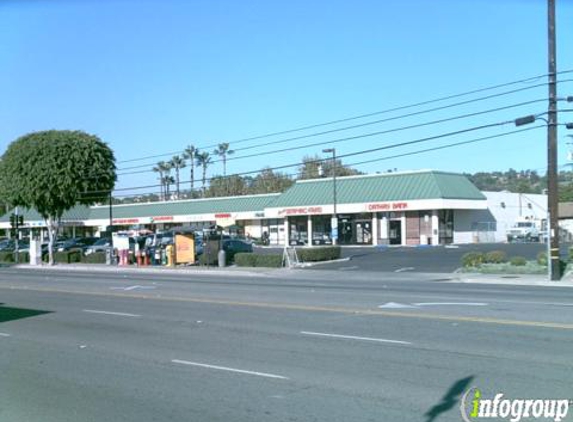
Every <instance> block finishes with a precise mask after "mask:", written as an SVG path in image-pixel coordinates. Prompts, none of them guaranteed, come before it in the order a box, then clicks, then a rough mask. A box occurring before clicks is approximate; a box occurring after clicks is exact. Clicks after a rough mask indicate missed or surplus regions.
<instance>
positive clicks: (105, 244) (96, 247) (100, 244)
mask: <svg viewBox="0 0 573 422" xmlns="http://www.w3.org/2000/svg"><path fill="white" fill-rule="evenodd" d="M111 246H112V245H111V239H110V238H109V237H102V238H100V239H98V240H97V241H96V242H95V243H93V244H92V245H89V246H86V247H84V255H90V254H92V253H96V252H105V251H106V250H107V249H109V248H111Z"/></svg>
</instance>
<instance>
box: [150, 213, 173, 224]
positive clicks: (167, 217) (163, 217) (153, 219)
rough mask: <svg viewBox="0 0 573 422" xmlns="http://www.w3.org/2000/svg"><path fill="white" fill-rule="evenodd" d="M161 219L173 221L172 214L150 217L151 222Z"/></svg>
mask: <svg viewBox="0 0 573 422" xmlns="http://www.w3.org/2000/svg"><path fill="white" fill-rule="evenodd" d="M161 221H173V216H172V215H163V216H160V217H151V222H152V223H157V222H161Z"/></svg>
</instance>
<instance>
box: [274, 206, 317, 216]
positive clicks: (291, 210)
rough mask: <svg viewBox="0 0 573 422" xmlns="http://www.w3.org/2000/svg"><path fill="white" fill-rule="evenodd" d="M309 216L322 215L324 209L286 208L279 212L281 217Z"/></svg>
mask: <svg viewBox="0 0 573 422" xmlns="http://www.w3.org/2000/svg"><path fill="white" fill-rule="evenodd" d="M283 214H284V215H308V214H322V207H301V208H286V209H284V210H280V211H279V215H283Z"/></svg>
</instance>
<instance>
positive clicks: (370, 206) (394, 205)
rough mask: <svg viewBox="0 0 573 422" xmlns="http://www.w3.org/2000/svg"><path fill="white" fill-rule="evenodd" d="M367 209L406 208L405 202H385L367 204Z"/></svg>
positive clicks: (393, 209) (390, 209)
mask: <svg viewBox="0 0 573 422" xmlns="http://www.w3.org/2000/svg"><path fill="white" fill-rule="evenodd" d="M367 209H368V211H397V210H406V209H408V203H407V202H385V203H382V204H368V206H367Z"/></svg>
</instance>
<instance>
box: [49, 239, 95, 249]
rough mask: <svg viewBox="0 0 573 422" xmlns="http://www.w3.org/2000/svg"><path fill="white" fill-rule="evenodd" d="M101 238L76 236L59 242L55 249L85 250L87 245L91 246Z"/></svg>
mask: <svg viewBox="0 0 573 422" xmlns="http://www.w3.org/2000/svg"><path fill="white" fill-rule="evenodd" d="M98 240H99V238H98V237H76V238H73V239H69V240H66V241H64V242H61V243H59V242H58V244H57V247H55V248H54V249H55V250H56V251H58V252H63V251H70V250H72V249H80V250H83V249H84V248H85V247H86V246H91V245H93V244H94V243H95V242H97V241H98Z"/></svg>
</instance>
